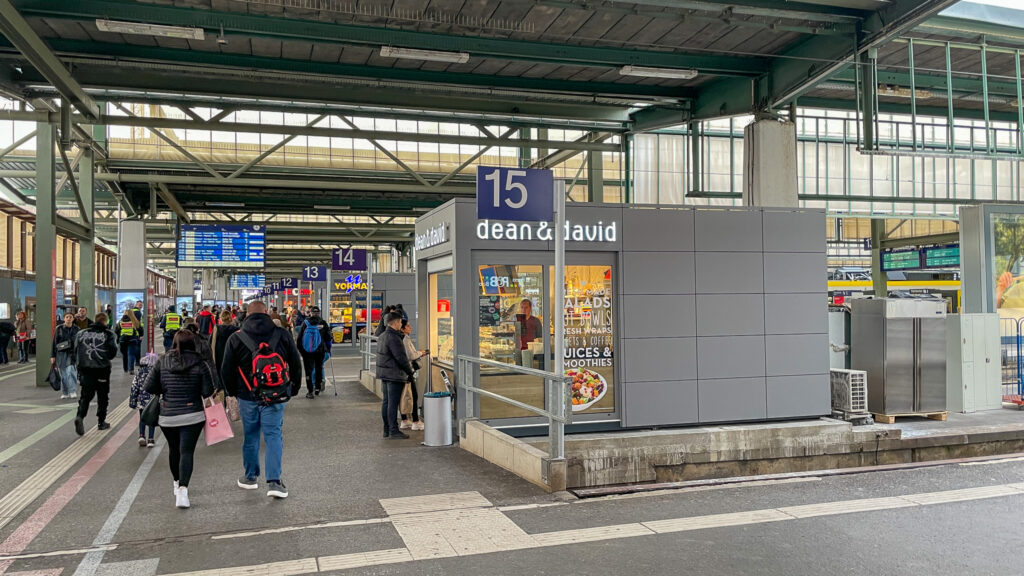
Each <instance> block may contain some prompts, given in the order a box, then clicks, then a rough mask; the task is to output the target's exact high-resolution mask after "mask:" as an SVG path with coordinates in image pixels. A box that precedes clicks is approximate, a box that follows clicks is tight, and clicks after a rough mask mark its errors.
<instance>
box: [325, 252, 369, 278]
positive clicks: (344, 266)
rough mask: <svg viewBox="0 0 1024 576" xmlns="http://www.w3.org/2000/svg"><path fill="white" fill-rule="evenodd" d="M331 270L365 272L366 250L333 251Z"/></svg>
mask: <svg viewBox="0 0 1024 576" xmlns="http://www.w3.org/2000/svg"><path fill="white" fill-rule="evenodd" d="M331 270H353V271H359V272H362V271H364V270H366V250H361V249H357V248H338V249H337V250H335V251H334V258H333V261H332V262H331Z"/></svg>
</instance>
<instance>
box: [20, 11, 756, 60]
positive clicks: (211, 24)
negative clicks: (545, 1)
mask: <svg viewBox="0 0 1024 576" xmlns="http://www.w3.org/2000/svg"><path fill="white" fill-rule="evenodd" d="M5 1H9V0H5ZM15 1H16V2H17V4H18V6H19V8H20V9H21V10H22V13H24V14H26V15H31V16H38V17H43V18H65V19H75V20H94V19H97V18H111V19H116V20H130V21H135V22H147V23H152V24H162V25H167V26H186V27H195V28H203V29H205V30H209V31H218V32H219V31H220V30H223V31H224V32H225V34H229V35H234V34H240V35H245V36H255V37H266V38H276V39H280V40H306V41H310V42H319V43H330V44H352V45H364V46H374V47H379V46H401V47H406V48H420V49H427V50H445V51H457V52H469V53H470V54H471V55H473V56H478V57H479V56H484V57H490V58H503V59H508V60H528V61H531V62H549V63H554V64H569V65H576V66H609V67H619V66H626V65H634V66H654V67H668V68H694V69H697V70H700V71H702V72H704V73H710V74H724V75H743V76H750V75H756V74H757V73H759V72H760V71H761V70H762V69H763V68H762V66H763V62H762V61H760V59H757V58H749V57H739V56H726V55H708V54H703V53H702V54H692V53H691V54H687V53H682V52H665V51H660V52H656V51H646V50H630V49H624V48H608V47H602V46H585V45H579V44H550V43H544V42H532V41H525V40H512V39H506V38H485V37H479V36H460V35H454V34H438V33H433V32H419V31H414V30H402V29H395V28H384V27H381V26H361V25H356V24H340V23H334V22H323V21H317V20H308V19H299V18H288V17H287V16H286V15H285V14H275V15H274V16H262V15H253V14H245V13H242V12H221V11H216V10H197V9H190V8H179V7H172V6H160V5H156V4H141V3H136V2H119V1H112V0H15ZM132 48H142V47H141V46H133V47H132ZM192 52H196V51H192ZM316 64H318V65H319V64H323V63H319V62H318V63H316Z"/></svg>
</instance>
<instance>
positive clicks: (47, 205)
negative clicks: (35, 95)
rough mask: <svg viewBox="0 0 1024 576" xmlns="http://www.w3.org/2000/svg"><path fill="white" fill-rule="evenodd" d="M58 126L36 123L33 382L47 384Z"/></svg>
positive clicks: (54, 304) (53, 281) (52, 320)
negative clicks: (34, 368) (34, 352)
mask: <svg viewBox="0 0 1024 576" xmlns="http://www.w3.org/2000/svg"><path fill="white" fill-rule="evenodd" d="M56 140H57V127H56V125H54V124H48V123H43V122H40V123H39V124H37V125H36V227H35V264H36V265H35V271H36V314H35V327H36V384H37V385H39V386H48V384H47V383H46V377H47V376H48V375H49V373H50V361H49V359H50V348H51V347H52V346H53V331H54V329H55V328H56V326H57V323H56V320H55V318H56V316H55V314H56V310H57V302H56V300H57V286H56V282H57V279H56V277H55V274H54V273H55V271H56V270H55V268H56V260H57V226H56V225H55V220H56V218H57V194H56V171H57V168H56V161H55V159H54V145H55V143H56Z"/></svg>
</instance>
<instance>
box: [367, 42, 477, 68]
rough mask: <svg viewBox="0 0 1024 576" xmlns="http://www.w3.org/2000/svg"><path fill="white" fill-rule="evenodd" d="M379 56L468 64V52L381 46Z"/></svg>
mask: <svg viewBox="0 0 1024 576" xmlns="http://www.w3.org/2000/svg"><path fill="white" fill-rule="evenodd" d="M380 55H381V56H383V57H385V58H403V59H406V60H427V61H429V62H451V63H453V64H465V63H466V62H469V53H468V52H442V51H440V50H418V49H416V48H395V47H394V46H381V47H380Z"/></svg>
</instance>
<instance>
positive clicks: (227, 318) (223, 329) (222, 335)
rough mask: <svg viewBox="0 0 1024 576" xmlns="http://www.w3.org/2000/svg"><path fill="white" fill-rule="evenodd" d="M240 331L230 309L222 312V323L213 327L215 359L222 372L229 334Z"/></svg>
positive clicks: (215, 363) (218, 368) (218, 369)
mask: <svg viewBox="0 0 1024 576" xmlns="http://www.w3.org/2000/svg"><path fill="white" fill-rule="evenodd" d="M235 332H238V326H237V325H236V324H234V323H233V322H232V314H231V311H230V310H224V311H223V312H221V313H220V323H219V324H217V327H216V328H214V329H213V360H214V365H215V366H216V367H217V371H218V373H219V372H220V365H221V363H222V362H223V361H224V348H225V346H227V343H228V336H231V335H232V334H234V333H235Z"/></svg>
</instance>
